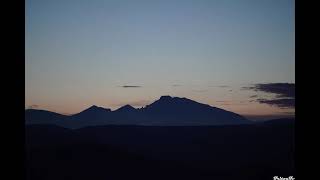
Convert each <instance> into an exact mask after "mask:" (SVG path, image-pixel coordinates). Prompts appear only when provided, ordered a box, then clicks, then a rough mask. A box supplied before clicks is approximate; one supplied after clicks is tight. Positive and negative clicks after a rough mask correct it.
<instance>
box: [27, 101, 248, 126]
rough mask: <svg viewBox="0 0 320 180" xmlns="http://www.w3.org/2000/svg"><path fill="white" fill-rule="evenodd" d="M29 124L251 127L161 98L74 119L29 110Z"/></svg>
mask: <svg viewBox="0 0 320 180" xmlns="http://www.w3.org/2000/svg"><path fill="white" fill-rule="evenodd" d="M25 119H26V124H54V125H59V126H62V127H67V128H81V127H86V126H99V125H146V126H188V125H191V126H201V125H233V124H250V123H251V121H249V120H247V119H246V118H244V117H242V116H240V115H239V114H236V113H233V112H229V111H226V110H223V109H220V108H216V107H213V106H210V105H207V104H202V103H199V102H196V101H193V100H190V99H187V98H180V97H171V96H161V97H160V99H159V100H157V101H155V102H153V103H151V104H149V105H147V106H145V107H144V108H140V109H135V108H134V107H132V106H130V105H125V106H123V107H120V108H119V109H117V110H115V111H111V110H110V109H106V108H102V107H98V106H95V105H93V106H91V107H90V108H88V109H86V110H84V111H81V112H79V113H77V114H74V115H70V116H67V115H61V114H58V113H53V112H50V111H44V110H26V111H25Z"/></svg>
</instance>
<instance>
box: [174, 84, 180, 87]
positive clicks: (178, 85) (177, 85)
mask: <svg viewBox="0 0 320 180" xmlns="http://www.w3.org/2000/svg"><path fill="white" fill-rule="evenodd" d="M180 86H182V85H181V84H173V85H172V87H180Z"/></svg>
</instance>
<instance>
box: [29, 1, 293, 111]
mask: <svg viewBox="0 0 320 180" xmlns="http://www.w3.org/2000/svg"><path fill="white" fill-rule="evenodd" d="M25 33H26V106H31V105H37V106H38V107H41V108H44V109H49V110H54V111H58V112H61V113H74V112H78V111H80V110H82V109H84V108H86V107H87V106H90V105H91V104H97V105H100V106H104V107H109V108H112V109H114V108H117V107H119V106H121V105H123V104H130V103H133V104H135V103H136V104H137V106H138V105H140V106H143V104H146V103H147V102H150V101H152V100H156V99H157V98H159V96H161V95H166V94H169V95H173V96H184V97H187V98H191V99H194V100H197V101H200V102H203V103H209V104H211V105H213V106H218V107H222V108H225V109H228V110H232V111H235V112H238V113H242V114H263V113H264V114H274V113H280V112H284V111H283V110H281V109H279V108H276V107H270V106H268V105H265V104H259V103H257V102H252V103H247V104H246V105H245V106H241V108H239V107H238V106H237V105H236V104H237V103H238V102H240V101H245V100H247V99H248V96H249V95H250V93H248V92H243V91H241V90H239V89H241V87H243V86H248V85H250V84H256V83H274V82H283V83H295V75H294V74H295V71H294V69H295V56H294V51H295V42H294V41H295V39H294V36H295V29H294V1H287V0H170V1H169V0H161V1H160V0H158V1H156V0H144V1H142V0H134V1H132V0H130V1H129V0H113V1H112V0H56V1H49V0H28V1H26V32H25ZM124 85H137V86H141V87H140V88H121V86H124ZM174 85H179V86H174ZM214 86H229V87H230V88H231V89H233V93H231V91H229V90H231V89H229V90H226V88H218V87H216V88H214ZM236 90H238V91H236ZM236 92H237V93H236ZM216 101H229V102H230V103H229V104H232V102H233V104H234V105H233V106H232V105H228V106H226V105H219V103H217V102H216ZM137 102H140V104H139V103H137ZM253 106H254V107H255V109H254V110H253ZM257 107H258V109H256V108H257Z"/></svg>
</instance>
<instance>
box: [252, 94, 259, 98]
mask: <svg viewBox="0 0 320 180" xmlns="http://www.w3.org/2000/svg"><path fill="white" fill-rule="evenodd" d="M257 97H258V95H252V96H250V98H257Z"/></svg>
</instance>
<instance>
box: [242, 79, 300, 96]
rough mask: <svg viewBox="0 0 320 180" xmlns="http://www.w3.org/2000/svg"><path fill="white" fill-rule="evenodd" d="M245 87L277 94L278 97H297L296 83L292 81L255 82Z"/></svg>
mask: <svg viewBox="0 0 320 180" xmlns="http://www.w3.org/2000/svg"><path fill="white" fill-rule="evenodd" d="M243 89H248V90H254V91H262V92H266V93H272V94H276V95H277V97H278V98H295V84H291V83H269V84H255V85H254V86H252V87H243Z"/></svg>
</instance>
